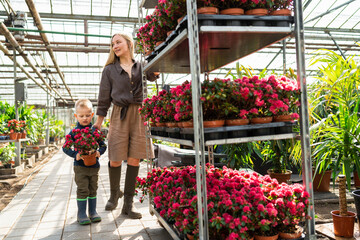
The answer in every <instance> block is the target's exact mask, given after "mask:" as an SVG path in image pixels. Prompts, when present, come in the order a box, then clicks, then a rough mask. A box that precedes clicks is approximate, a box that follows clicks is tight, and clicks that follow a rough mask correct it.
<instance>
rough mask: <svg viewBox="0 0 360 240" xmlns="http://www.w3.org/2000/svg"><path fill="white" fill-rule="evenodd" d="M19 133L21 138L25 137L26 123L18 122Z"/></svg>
mask: <svg viewBox="0 0 360 240" xmlns="http://www.w3.org/2000/svg"><path fill="white" fill-rule="evenodd" d="M19 131H20V132H21V134H22V135H21V138H25V137H26V131H27V124H26V121H20V122H19Z"/></svg>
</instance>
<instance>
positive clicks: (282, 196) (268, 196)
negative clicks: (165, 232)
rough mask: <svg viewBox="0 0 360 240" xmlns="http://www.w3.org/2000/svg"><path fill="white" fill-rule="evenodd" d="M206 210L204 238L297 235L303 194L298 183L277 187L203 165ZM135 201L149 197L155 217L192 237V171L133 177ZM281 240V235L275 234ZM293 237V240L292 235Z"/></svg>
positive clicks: (305, 204) (194, 197)
mask: <svg viewBox="0 0 360 240" xmlns="http://www.w3.org/2000/svg"><path fill="white" fill-rule="evenodd" d="M206 182H207V186H206V187H207V207H208V216H209V237H210V239H252V237H253V236H255V239H257V236H275V237H276V238H275V239H277V236H278V234H279V232H283V235H284V234H286V233H297V234H298V235H297V237H299V233H300V235H301V231H299V230H301V228H300V227H299V223H300V222H301V221H303V220H304V219H305V217H306V209H307V207H308V205H309V200H308V198H309V194H308V193H307V192H306V191H305V189H304V186H302V185H299V184H294V185H288V184H286V183H282V184H278V182H277V180H276V179H271V178H270V177H269V176H268V175H266V176H260V175H258V174H257V173H255V172H253V173H249V172H245V171H237V170H232V169H230V168H226V167H223V169H218V168H214V166H212V165H207V168H206ZM137 187H138V188H139V189H140V190H141V192H142V195H141V197H140V201H143V200H144V197H145V196H146V195H151V196H153V204H154V207H155V208H156V209H157V211H159V213H160V215H161V216H162V217H163V218H165V219H166V220H167V221H168V222H169V223H170V224H173V225H174V226H176V228H177V229H178V230H179V231H180V232H182V233H183V234H190V235H193V236H194V238H195V239H198V233H199V229H198V225H197V223H198V213H197V195H196V192H197V191H196V168H195V167H194V166H188V167H186V168H175V167H170V168H164V169H161V168H157V169H153V170H152V172H149V173H148V175H147V177H145V178H138V182H137ZM281 237H282V238H284V236H281ZM295 238H296V237H295Z"/></svg>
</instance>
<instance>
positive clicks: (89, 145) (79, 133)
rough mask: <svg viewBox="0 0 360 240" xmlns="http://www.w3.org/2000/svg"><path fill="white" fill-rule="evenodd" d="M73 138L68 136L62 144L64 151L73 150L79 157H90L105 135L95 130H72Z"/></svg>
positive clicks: (87, 128)
mask: <svg viewBox="0 0 360 240" xmlns="http://www.w3.org/2000/svg"><path fill="white" fill-rule="evenodd" d="M72 134H74V138H73V137H72V136H71V135H70V134H68V135H66V141H65V144H64V146H63V147H64V148H65V149H72V148H73V149H74V150H75V151H77V152H78V153H79V154H80V155H82V156H84V155H92V154H93V153H96V150H97V149H98V148H99V142H102V141H104V140H105V135H104V134H103V133H102V132H101V131H99V130H98V129H95V128H89V127H86V128H84V129H73V130H72Z"/></svg>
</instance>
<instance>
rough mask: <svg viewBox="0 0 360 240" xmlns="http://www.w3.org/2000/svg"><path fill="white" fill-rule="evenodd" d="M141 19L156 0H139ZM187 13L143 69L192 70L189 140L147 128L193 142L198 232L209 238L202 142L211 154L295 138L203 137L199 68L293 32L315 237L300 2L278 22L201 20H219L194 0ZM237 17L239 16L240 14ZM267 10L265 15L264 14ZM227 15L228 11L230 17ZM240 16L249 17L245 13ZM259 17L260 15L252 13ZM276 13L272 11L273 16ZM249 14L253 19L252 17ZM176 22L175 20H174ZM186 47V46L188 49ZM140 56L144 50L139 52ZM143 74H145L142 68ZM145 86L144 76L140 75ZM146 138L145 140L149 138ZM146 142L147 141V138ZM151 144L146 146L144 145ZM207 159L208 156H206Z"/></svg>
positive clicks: (309, 224)
mask: <svg viewBox="0 0 360 240" xmlns="http://www.w3.org/2000/svg"><path fill="white" fill-rule="evenodd" d="M138 4H139V5H138V7H139V22H140V24H142V21H143V13H142V11H143V10H142V9H143V8H154V7H155V6H156V4H157V1H156V0H139V1H138ZM186 4H187V16H186V18H185V20H183V21H182V22H184V21H185V22H186V24H185V28H183V29H181V31H179V32H178V34H177V36H176V37H175V38H173V39H172V40H171V41H169V43H168V44H167V45H166V46H165V47H164V46H163V47H162V49H161V50H159V51H157V53H156V55H155V56H154V57H153V58H152V59H151V61H149V62H148V63H147V64H146V65H145V66H143V71H144V73H145V72H147V71H148V72H167V73H191V79H192V89H193V91H192V99H193V121H194V132H193V133H194V138H193V140H185V139H177V138H169V137H161V136H152V135H151V134H150V130H149V128H147V137H148V138H154V139H159V140H163V141H168V142H174V143H179V144H182V145H187V146H192V147H194V148H195V163H196V166H197V167H196V184H197V196H198V199H201V200H200V201H198V209H202V211H198V212H199V216H198V217H199V236H200V239H209V234H208V216H207V212H208V211H207V199H206V178H205V154H204V153H205V146H208V149H209V156H211V155H212V154H211V153H212V149H213V148H212V147H213V146H214V145H216V144H234V143H244V142H252V141H264V140H278V139H287V138H295V137H296V135H297V134H295V133H285V134H277V135H265V136H252V137H242V138H229V139H217V140H205V138H204V129H203V124H202V122H203V114H202V108H201V102H200V95H201V85H200V84H201V83H200V74H201V73H206V72H210V71H212V70H215V69H218V68H220V67H222V66H224V65H226V64H228V63H230V62H233V61H235V60H237V59H240V58H242V57H244V56H247V55H249V54H251V53H254V52H256V51H258V50H260V49H262V48H265V47H267V46H269V45H271V44H273V43H276V42H278V41H281V40H283V39H285V38H288V37H293V36H294V37H295V41H296V57H297V73H298V76H297V77H298V82H299V84H300V87H301V101H300V102H301V106H302V107H301V108H300V116H301V117H300V136H299V137H300V139H301V146H302V153H303V155H302V163H303V164H302V165H303V173H304V174H303V182H304V184H305V186H306V190H307V191H308V192H309V193H310V207H309V210H308V215H309V216H310V219H308V220H307V221H306V239H316V236H315V222H314V208H313V189H312V185H311V178H312V172H311V170H312V169H311V159H310V134H309V122H308V119H309V117H308V108H307V90H306V79H305V57H304V26H303V18H302V3H301V1H300V0H294V9H295V10H294V11H295V15H294V19H293V21H294V23H295V24H294V26H292V25H291V24H285V25H284V24H282V25H278V26H276V25H275V26H217V25H216V24H215V25H212V26H208V25H202V24H199V22H201V20H204V19H206V20H213V21H217V20H218V18H219V17H217V16H214V15H212V16H208V17H206V16H202V15H199V16H198V15H197V6H196V0H187V2H186ZM240 17H241V16H240ZM267 17H268V16H265V18H263V20H264V19H265V20H266V19H267ZM228 18H231V17H228ZM243 18H244V19H249V18H251V17H250V16H243ZM253 18H254V19H260V20H261V19H262V17H253ZM273 18H274V17H273ZM276 18H277V19H278V20H284V19H285V20H286V18H291V19H292V17H275V19H276ZM250 20H251V19H250ZM178 27H179V26H178ZM187 50H188V51H187ZM142 62H145V61H144V56H142ZM143 75H144V74H143ZM143 83H144V86H146V80H145V79H144V80H143ZM144 96H147V91H146V87H144ZM147 142H149V141H147ZM147 145H148V143H147ZM147 149H149V146H147ZM209 160H210V161H211V158H209ZM148 167H149V168H151V167H152V166H151V164H149V165H148ZM149 204H150V206H149V208H150V212H151V213H153V214H155V215H156V216H157V218H158V219H159V221H160V222H161V224H162V225H163V226H164V228H165V229H166V230H167V231H168V232H169V234H170V235H171V236H172V237H173V238H174V239H180V237H179V234H178V233H177V231H176V229H173V228H172V227H171V226H169V225H168V224H167V222H166V221H165V220H164V219H163V218H162V217H161V216H160V215H159V214H158V213H157V212H156V210H155V209H154V207H153V206H152V205H151V200H150V201H149Z"/></svg>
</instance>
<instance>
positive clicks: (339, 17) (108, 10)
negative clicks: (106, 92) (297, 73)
mask: <svg viewBox="0 0 360 240" xmlns="http://www.w3.org/2000/svg"><path fill="white" fill-rule="evenodd" d="M303 2H304V4H307V3H310V4H308V6H307V7H306V9H305V10H304V14H303V16H304V19H305V21H304V22H305V24H304V25H305V27H306V28H307V30H306V32H305V43H306V50H305V51H306V60H307V63H308V62H309V60H310V59H311V57H312V56H313V55H314V54H315V50H316V49H318V48H329V49H331V50H333V51H335V52H337V53H339V54H340V52H339V50H338V49H337V47H336V46H335V44H334V41H333V40H332V39H331V38H330V36H329V35H328V34H326V33H325V32H324V30H326V29H325V28H327V29H328V30H329V29H330V30H331V31H330V33H331V35H332V37H333V38H334V39H335V41H336V42H337V44H338V45H339V46H340V48H341V49H342V51H343V52H344V54H345V55H346V56H350V55H352V54H357V55H359V54H358V52H359V50H360V47H359V46H358V45H356V41H359V39H360V23H359V22H360V6H359V0H357V1H353V2H351V3H348V4H347V5H345V3H347V2H349V0H307V1H303ZM34 3H35V6H36V9H37V11H38V12H40V13H47V14H50V16H48V17H49V18H44V17H42V25H43V28H44V30H47V31H56V32H63V34H55V33H46V36H47V38H48V39H49V41H50V43H51V45H50V47H52V48H53V52H54V56H55V59H56V61H57V64H58V65H59V66H60V69H61V71H62V72H63V73H64V75H65V81H66V83H67V84H68V85H69V87H70V88H71V92H72V94H73V95H74V97H75V98H76V97H77V96H79V97H80V96H81V97H86V96H89V97H90V96H91V97H94V98H96V95H97V91H98V84H99V81H100V78H101V71H102V69H103V66H104V64H105V62H106V60H107V57H108V52H109V45H110V38H109V36H111V35H113V34H114V33H116V32H126V33H128V34H129V35H132V36H135V34H134V27H138V26H137V24H136V23H134V22H128V23H123V22H119V21H118V20H111V19H109V17H110V18H111V17H124V18H126V17H130V18H137V17H138V10H137V2H136V0H132V1H128V0H92V1H88V0H66V1H65V0H51V1H50V0H34ZM50 3H52V5H51V4H50ZM10 4H11V6H12V7H13V9H15V10H22V11H25V12H29V10H28V7H27V5H26V3H25V2H24V1H23V0H11V1H10ZM341 5H344V6H342V7H340V8H338V9H337V10H333V9H334V8H336V7H338V6H341ZM0 8H1V9H0V11H2V12H3V14H2V15H1V16H0V20H1V19H6V18H7V17H6V14H5V9H3V7H2V6H1V5H0ZM328 10H333V11H331V12H329V13H326V11H328ZM152 11H153V10H144V16H146V14H150V13H151V12H152ZM51 13H54V14H55V15H56V16H51ZM325 13H326V14H325ZM59 14H62V15H61V16H62V18H58V17H59ZM71 14H72V15H71ZM77 14H78V15H82V16H84V17H78V16H77ZM320 15H323V16H321V17H318V16H320ZM93 16H100V17H101V18H100V19H101V20H99V19H96V20H91V17H93ZM55 17H56V18H55ZM315 17H318V18H316V19H315V20H312V21H309V20H311V19H313V18H315ZM74 18H77V19H74ZM84 18H88V19H89V20H88V21H87V25H88V29H87V31H88V33H89V34H94V35H98V36H90V37H87V38H85V37H84V36H77V35H71V33H84V32H85V26H84ZM307 21H309V22H307ZM26 28H27V29H33V30H37V28H36V26H34V24H33V19H32V17H28V19H27V23H26ZM339 28H340V29H339ZM337 29H339V30H337ZM351 31H352V32H351ZM27 34H28V35H27V36H26V38H25V41H26V43H24V44H23V47H24V49H25V51H27V52H28V57H29V59H30V61H31V62H32V63H33V64H34V65H35V66H36V68H37V70H38V71H41V70H42V69H43V68H45V67H44V66H43V65H44V64H43V61H45V62H46V65H48V66H49V67H50V69H51V70H52V72H54V73H53V74H51V75H52V76H51V77H50V78H51V79H55V80H56V81H57V82H58V84H60V85H61V89H59V92H61V93H62V94H64V95H65V96H67V97H68V92H67V91H66V89H65V87H64V86H63V82H62V80H61V78H60V76H59V74H57V73H56V69H55V68H54V63H53V61H52V59H51V58H50V55H49V53H48V52H47V51H46V49H45V46H44V45H42V44H41V42H40V41H41V39H40V38H39V37H40V35H39V33H37V32H27ZM100 35H102V36H106V37H102V36H100ZM34 38H35V39H34ZM0 40H2V41H3V44H5V43H4V37H3V36H0ZM86 40H87V43H88V45H85V42H86ZM34 42H36V44H34ZM40 46H41V48H40ZM281 46H282V45H281V43H278V44H274V45H272V46H270V47H269V48H266V49H263V50H261V51H259V52H258V53H255V54H252V55H250V56H248V57H245V58H242V59H240V60H239V61H235V62H234V63H230V64H228V65H227V66H224V68H223V69H219V70H216V71H214V73H213V74H211V77H213V76H217V77H224V76H225V74H226V73H227V72H228V71H229V70H230V69H231V68H234V67H235V63H236V62H239V63H240V64H242V65H244V66H246V67H252V68H253V69H255V71H261V70H262V69H263V68H265V67H266V66H268V69H269V71H273V70H276V71H278V72H281V71H282V67H283V53H282V50H281ZM31 49H32V51H29V50H31ZM35 49H37V50H38V51H34V50H35ZM85 49H88V50H89V49H91V50H94V51H95V50H96V51H102V52H88V53H84V51H85ZM10 52H12V50H11V51H10ZM279 52H280V53H279ZM278 53H279V54H278ZM276 55H277V56H276ZM32 56H33V57H32ZM275 56H276V57H275ZM42 59H43V60H42ZM273 59H274V60H273ZM17 60H18V62H19V63H21V64H22V65H24V66H26V67H25V68H26V70H27V71H28V72H30V74H31V76H33V77H34V78H36V79H37V80H38V81H39V82H40V79H39V78H38V76H37V75H36V74H35V73H34V70H33V69H31V68H30V67H28V66H27V64H25V61H24V60H23V58H22V57H20V56H18V57H17ZM0 65H1V66H0V90H1V91H0V99H4V98H5V97H6V99H10V98H11V99H13V96H11V94H10V95H4V94H5V93H9V92H12V91H11V90H12V89H13V88H12V86H11V84H13V62H12V61H11V60H10V59H9V58H8V57H7V56H5V55H4V54H3V53H0ZM38 65H40V66H38ZM286 67H287V68H289V67H291V68H293V69H296V55H295V45H294V39H291V40H290V41H288V42H287V49H286ZM306 69H307V70H308V73H310V70H314V69H316V66H309V65H308V64H307V67H306ZM20 71H21V70H20V69H19V68H18V73H17V76H18V77H24V76H25V74H24V73H21V72H20ZM312 74H313V73H312ZM162 75H163V78H164V81H165V83H169V84H176V83H181V82H183V81H185V80H190V75H189V74H166V73H165V74H162ZM25 82H26V83H27V84H28V85H29V86H30V87H29V88H28V91H29V99H30V101H34V102H35V103H36V102H38V101H39V99H43V100H44V99H46V95H45V97H44V91H43V90H42V89H40V88H39V87H37V86H35V84H34V82H33V81H32V80H26V81H25ZM160 82H161V81H160V80H159V83H160ZM85 83H86V85H85ZM5 84H8V85H5ZM54 84H55V83H54ZM3 86H6V87H7V88H6V90H5V91H4V90H3V89H5V88H3ZM80 92H82V93H81V95H80ZM2 93H4V94H2ZM86 94H87V95H86Z"/></svg>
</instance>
